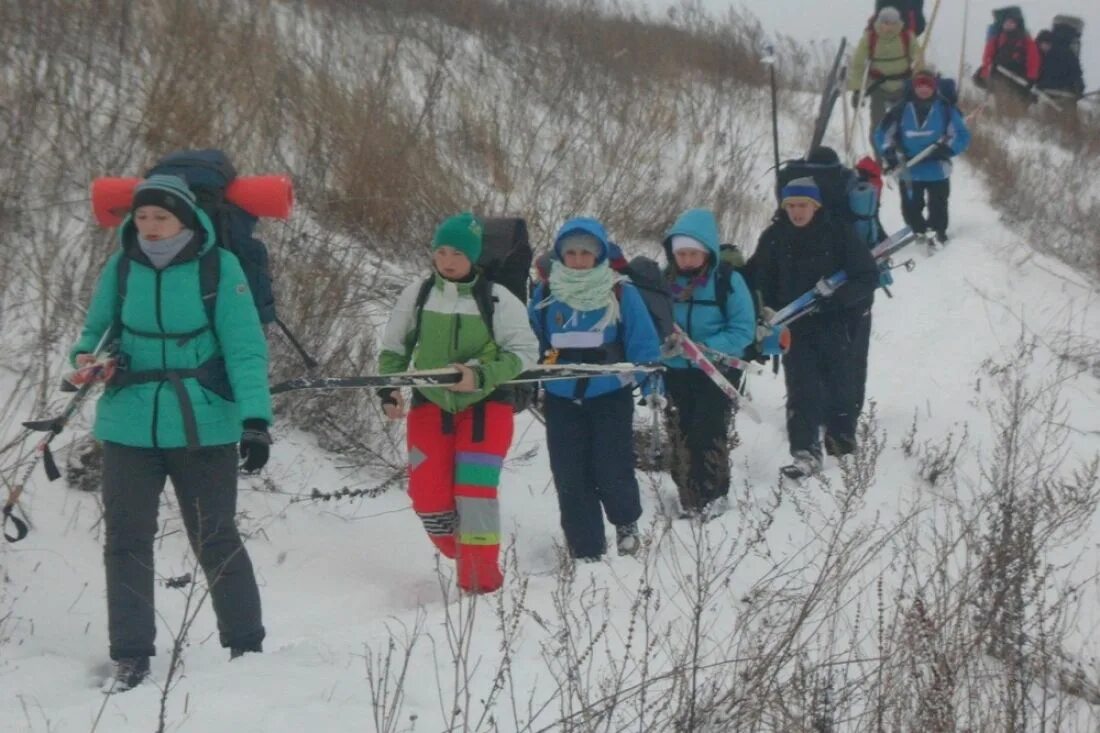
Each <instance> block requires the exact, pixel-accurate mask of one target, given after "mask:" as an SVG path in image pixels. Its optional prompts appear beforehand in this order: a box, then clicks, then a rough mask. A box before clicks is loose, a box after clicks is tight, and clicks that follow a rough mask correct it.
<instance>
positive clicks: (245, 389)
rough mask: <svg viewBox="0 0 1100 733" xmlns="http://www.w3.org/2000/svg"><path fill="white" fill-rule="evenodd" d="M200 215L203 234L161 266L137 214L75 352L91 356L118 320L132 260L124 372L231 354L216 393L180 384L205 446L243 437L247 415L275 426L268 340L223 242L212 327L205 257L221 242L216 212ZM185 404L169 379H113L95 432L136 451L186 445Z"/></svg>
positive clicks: (122, 231) (126, 225)
mask: <svg viewBox="0 0 1100 733" xmlns="http://www.w3.org/2000/svg"><path fill="white" fill-rule="evenodd" d="M196 216H197V219H198V221H199V222H200V223H201V225H202V226H201V227H200V230H199V231H197V232H196V233H195V236H194V237H193V238H192V239H191V241H190V242H189V243H188V244H187V245H186V246H185V247H184V248H183V250H182V251H181V252H180V253H179V254H178V255H177V256H176V258H175V259H174V260H173V261H172V262H171V263H169V264H168V266H167V267H165V268H164V269H163V270H157V269H155V268H154V267H153V266H152V264H151V263H150V262H149V260H148V258H147V257H146V256H145V254H144V253H143V252H142V251H141V248H140V247H139V246H138V243H137V231H136V227H135V226H134V224H133V222H132V220H131V219H127V220H126V221H125V222H123V224H122V226H121V227H120V228H119V242H120V245H121V246H120V249H119V251H117V252H115V253H114V254H113V255H112V256H111V257H110V259H108V261H107V265H106V267H104V269H103V272H102V273H101V275H100V278H99V282H98V284H97V285H96V290H95V294H94V295H93V297H92V302H91V305H90V306H89V308H88V315H87V318H86V319H85V322H84V329H83V331H82V332H81V334H80V338H79V340H78V341H77V343H76V345H75V346H74V347H73V349H72V352H71V354H70V358H71V359H72V360H73V362H74V363H75V360H76V356H77V355H78V354H81V353H89V352H92V351H93V350H94V349H95V347H96V344H98V343H99V340H100V338H101V336H102V335H103V334H104V332H106V331H107V329H109V328H111V327H112V325H113V324H115V322H116V319H117V318H119V315H120V314H119V304H120V295H119V287H118V273H119V261H120V259H121V258H123V257H125V258H129V260H130V262H129V272H128V276H127V280H126V289H125V292H126V295H125V299H121V304H122V309H121V326H122V328H121V333H120V334H118V338H119V349H118V351H119V354H120V357H121V358H122V360H123V362H124V363H125V368H126V371H127V372H129V373H132V374H133V373H139V372H158V371H159V372H162V373H164V372H170V371H172V370H187V369H196V368H198V367H200V366H202V365H206V364H210V363H211V362H212V361H216V360H217V359H218V358H219V357H220V358H221V359H224V369H222V368H220V366H219V369H218V372H219V373H220V374H222V376H223V378H222V380H221V381H222V383H223V385H224V386H223V387H222V388H220V389H217V390H216V391H212V390H211V389H208V388H207V387H206V386H203V385H202V384H200V383H199V380H198V379H196V378H195V377H186V378H183V379H182V380H181V381H182V388H183V389H184V390H186V394H187V397H188V398H189V401H190V403H191V406H192V409H193V412H194V418H195V420H194V422H195V423H196V425H197V428H198V444H199V445H200V446H212V445H226V444H229V443H236V442H237V441H238V440H239V439H240V436H241V429H242V423H243V421H244V420H246V419H261V420H265V421H266V422H267V423H268V424H270V423H271V422H272V412H271V393H270V392H269V390H268V384H267V367H268V356H267V342H266V340H265V338H264V333H263V329H262V327H261V326H260V319H259V316H258V314H257V312H256V307H255V305H254V304H253V301H252V294H251V292H250V291H249V289H248V282H247V280H246V279H245V275H244V271H243V270H242V269H241V265H240V262H238V260H237V258H236V256H235V255H233V254H232V253H231V252H229V251H227V250H225V249H222V248H218V250H217V253H216V254H217V256H218V257H219V259H220V266H219V270H220V272H219V277H218V290H217V298H216V301H215V302H216V306H215V317H214V323H213V324H210V321H209V320H208V318H207V314H206V309H205V308H204V307H203V302H202V296H201V293H200V284H199V259H200V257H201V256H202V255H203V254H204V253H207V252H209V251H210V249H211V248H213V247H216V246H217V245H216V243H215V239H214V237H215V235H214V227H213V225H212V224H211V223H210V220H209V218H208V217H207V216H206V215H205V214H204V213H203V212H202V211H199V210H197V209H196ZM211 326H212V327H211ZM196 331H197V332H198V333H196V334H195V335H193V336H191V337H189V338H179V337H171V336H170V337H168V338H164V335H165V334H188V333H191V332H196ZM226 387H228V389H226ZM219 392H220V393H221V394H218V393H219ZM227 398H230V399H227ZM180 402H181V400H180V396H179V395H178V394H177V392H176V389H175V387H174V385H173V384H172V382H171V380H169V379H167V378H163V379H154V380H152V381H148V382H145V383H141V384H129V385H126V386H122V387H119V386H116V385H109V386H108V387H107V389H106V390H105V391H104V393H103V396H102V397H100V399H99V403H98V405H97V407H96V419H95V430H94V432H95V437H96V438H98V439H100V440H106V441H111V442H113V443H121V444H122V445H128V446H134V447H139V448H182V447H185V446H187V445H188V440H187V431H186V430H185V421H184V411H183V410H182V409H181V405H180Z"/></svg>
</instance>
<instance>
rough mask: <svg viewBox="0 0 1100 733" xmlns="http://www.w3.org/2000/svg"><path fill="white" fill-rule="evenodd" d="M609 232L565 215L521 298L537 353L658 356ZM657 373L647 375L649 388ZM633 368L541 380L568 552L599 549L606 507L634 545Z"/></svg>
mask: <svg viewBox="0 0 1100 733" xmlns="http://www.w3.org/2000/svg"><path fill="white" fill-rule="evenodd" d="M610 256H611V247H610V245H609V242H608V239H607V233H606V231H605V230H604V227H603V225H602V224H600V222H598V221H596V220H595V219H587V218H577V219H570V220H569V221H567V222H565V224H564V225H563V226H562V227H561V229H560V230H559V231H558V235H557V237H556V238H555V241H554V251H553V258H552V260H551V262H550V272H549V278H548V280H547V282H546V283H544V284H540V285H539V286H538V287H536V288H535V292H534V295H533V297H532V299H531V303H530V305H529V306H528V311H529V314H530V319H531V325H532V327H533V328H534V329H535V333H536V335H537V336H538V337H539V348H540V353H542V354H543V355H544V360H546V361H550V362H553V363H558V364H576V363H581V364H614V363H619V362H627V361H628V362H633V363H635V364H645V363H653V362H657V361H660V358H661V348H660V343H659V341H658V337H657V331H656V329H655V328H654V325H653V321H652V320H651V318H650V316H649V312H648V311H647V310H646V307H645V304H644V303H643V301H642V297H641V296H640V295H639V294H638V290H637V289H636V288H635V287H634V286H633V285H631V284H630V283H629V282H628V281H626V278H624V277H623V276H622V275H619V274H618V273H616V272H615V270H614V269H612V267H611V263H610V261H609V258H610ZM659 379H660V377H658V376H650V377H649V378H647V379H646V380H645V382H644V385H645V386H644V390H645V391H646V392H647V393H652V394H656V391H655V390H656V386H655V383H656V382H658V381H659ZM633 387H634V377H633V375H630V374H626V375H622V376H607V377H595V378H592V379H579V380H575V381H573V380H564V381H556V382H546V383H545V400H544V402H543V409H544V413H545V416H546V439H547V446H548V448H549V450H550V470H551V471H552V472H553V474H554V486H555V487H556V489H557V492H558V507H559V509H560V511H561V527H562V530H563V531H564V532H565V540H566V544H567V545H568V547H569V552H570V554H571V555H572V556H573V557H574V558H577V559H581V560H595V559H598V558H600V557H602V556H603V554H604V552H605V551H606V538H605V536H604V522H603V515H604V514H606V515H607V520H608V521H609V522H611V524H613V525H614V526H615V537H616V546H617V549H618V552H619V554H620V555H633V554H634V553H635V552H637V551H638V548H639V546H640V540H639V537H638V518H639V517H640V516H641V515H642V504H641V497H640V495H639V490H638V479H637V478H636V477H635V475H634V463H635V455H634V427H633V418H634V399H633V397H632V391H633Z"/></svg>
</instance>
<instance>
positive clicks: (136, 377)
mask: <svg viewBox="0 0 1100 733" xmlns="http://www.w3.org/2000/svg"><path fill="white" fill-rule="evenodd" d="M185 379H195V380H196V381H198V383H199V386H201V387H203V388H204V389H207V390H209V391H211V392H213V393H214V394H216V395H218V396H219V397H221V398H222V399H226V400H232V399H233V395H232V390H231V389H229V383H228V382H229V380H228V378H227V376H226V371H225V360H224V359H222V358H221V357H214V358H213V359H209V360H208V361H206V362H204V363H203V364H202V365H200V366H198V367H196V368H195V369H148V370H143V371H139V372H125V371H124V372H119V373H118V374H116V375H115V378H114V379H113V380H111V386H112V387H119V388H122V387H131V386H133V385H135V384H149V383H151V382H167V383H168V384H169V385H171V387H172V390H173V391H174V392H175V393H176V399H177V401H178V402H179V406H180V413H181V414H182V416H183V431H184V434H185V435H186V436H187V449H188V450H197V449H198V448H200V447H202V446H201V445H200V443H199V426H198V421H197V420H196V419H195V407H194V405H193V404H191V397H190V395H188V394H187V388H186V387H185V386H184V384H183V380H185ZM47 470H48V469H47Z"/></svg>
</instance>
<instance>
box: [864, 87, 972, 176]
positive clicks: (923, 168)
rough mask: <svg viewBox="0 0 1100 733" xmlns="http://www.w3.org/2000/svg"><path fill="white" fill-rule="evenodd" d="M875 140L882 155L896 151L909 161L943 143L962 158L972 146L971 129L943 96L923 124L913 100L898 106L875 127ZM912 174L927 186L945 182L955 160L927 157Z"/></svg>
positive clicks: (935, 100)
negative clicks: (887, 151)
mask: <svg viewBox="0 0 1100 733" xmlns="http://www.w3.org/2000/svg"><path fill="white" fill-rule="evenodd" d="M874 137H875V149H876V150H877V151H878V153H879V155H882V154H883V153H885V152H886V150H887V149H890V148H893V149H894V150H897V151H898V152H899V153H901V154H902V155H903V156H904V157H905V158H913V157H914V156H916V155H917V154H918V153H920V152H921V151H922V150H924V149H925V148H927V147H929V146H930V145H935V144H936V143H937V142H941V141H942V142H943V143H944V144H945V145H947V146H948V147H949V148H951V153H952V155H961V154H962V153H964V152H966V149H967V148H968V147H969V146H970V130H969V129H967V127H966V121H965V120H963V116H962V114H960V113H959V109H958V107H956V106H955V105H953V104H948V103H947V101H946V100H944V99H942V98H939V97H937V98H935V99H933V100H932V102H931V105H930V106H929V109H928V114H927V115H925V117H924V120H923V121H922V120H921V119H920V115H919V114H918V110H917V104H916V103H915V102H913V101H912V99H909V100H906V101H904V102H901V103H900V104H898V105H896V106H895V107H894V108H893V109H891V110H890V111H889V112H887V113H886V116H885V117H883V118H882V122H880V123H879V126H878V127H876V128H875V136H874ZM908 175H909V178H910V179H911V180H914V181H921V182H925V183H929V182H933V181H944V180H947V179H948V178H950V177H951V161H949V160H931V159H927V158H926V159H925V160H922V161H921V162H919V163H917V164H916V165H915V166H913V167H912V168H910V169H909V171H908Z"/></svg>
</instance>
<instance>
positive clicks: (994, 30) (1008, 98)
mask: <svg viewBox="0 0 1100 733" xmlns="http://www.w3.org/2000/svg"><path fill="white" fill-rule="evenodd" d="M1040 63H1041V58H1040V56H1039V47H1038V46H1037V45H1035V41H1034V40H1033V39H1032V38H1031V34H1029V33H1028V32H1027V28H1026V26H1025V25H1024V15H1023V12H1022V11H1021V10H1020V8H1019V7H1018V6H1015V5H1012V6H1009V7H1006V8H1000V9H998V10H994V11H993V23H992V24H991V25H990V26H989V29H988V30H987V31H986V41H985V48H984V50H983V51H982V65H981V66H980V67H979V68H978V71H977V72H976V73H975V76H974V81H975V82H976V83H977V84H978V85H979V86H982V87H985V88H986V89H987V90H988V91H990V92H991V93H993V94H994V95H996V96H997V101H998V104H1001V105H1006V106H1007V107H1008V108H1009V109H1010V110H1012V109H1015V111H1020V110H1022V109H1023V108H1025V107H1027V106H1028V105H1029V104H1031V102H1032V96H1031V87H1032V86H1034V85H1035V83H1036V82H1037V81H1038V80H1039V71H1040ZM999 69H1003V70H1004V71H1007V72H1009V73H1010V74H1012V75H1013V76H1015V77H1017V79H1012V78H1009V77H1008V76H1006V75H1005V74H1004V73H1002V72H1001V71H999Z"/></svg>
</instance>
